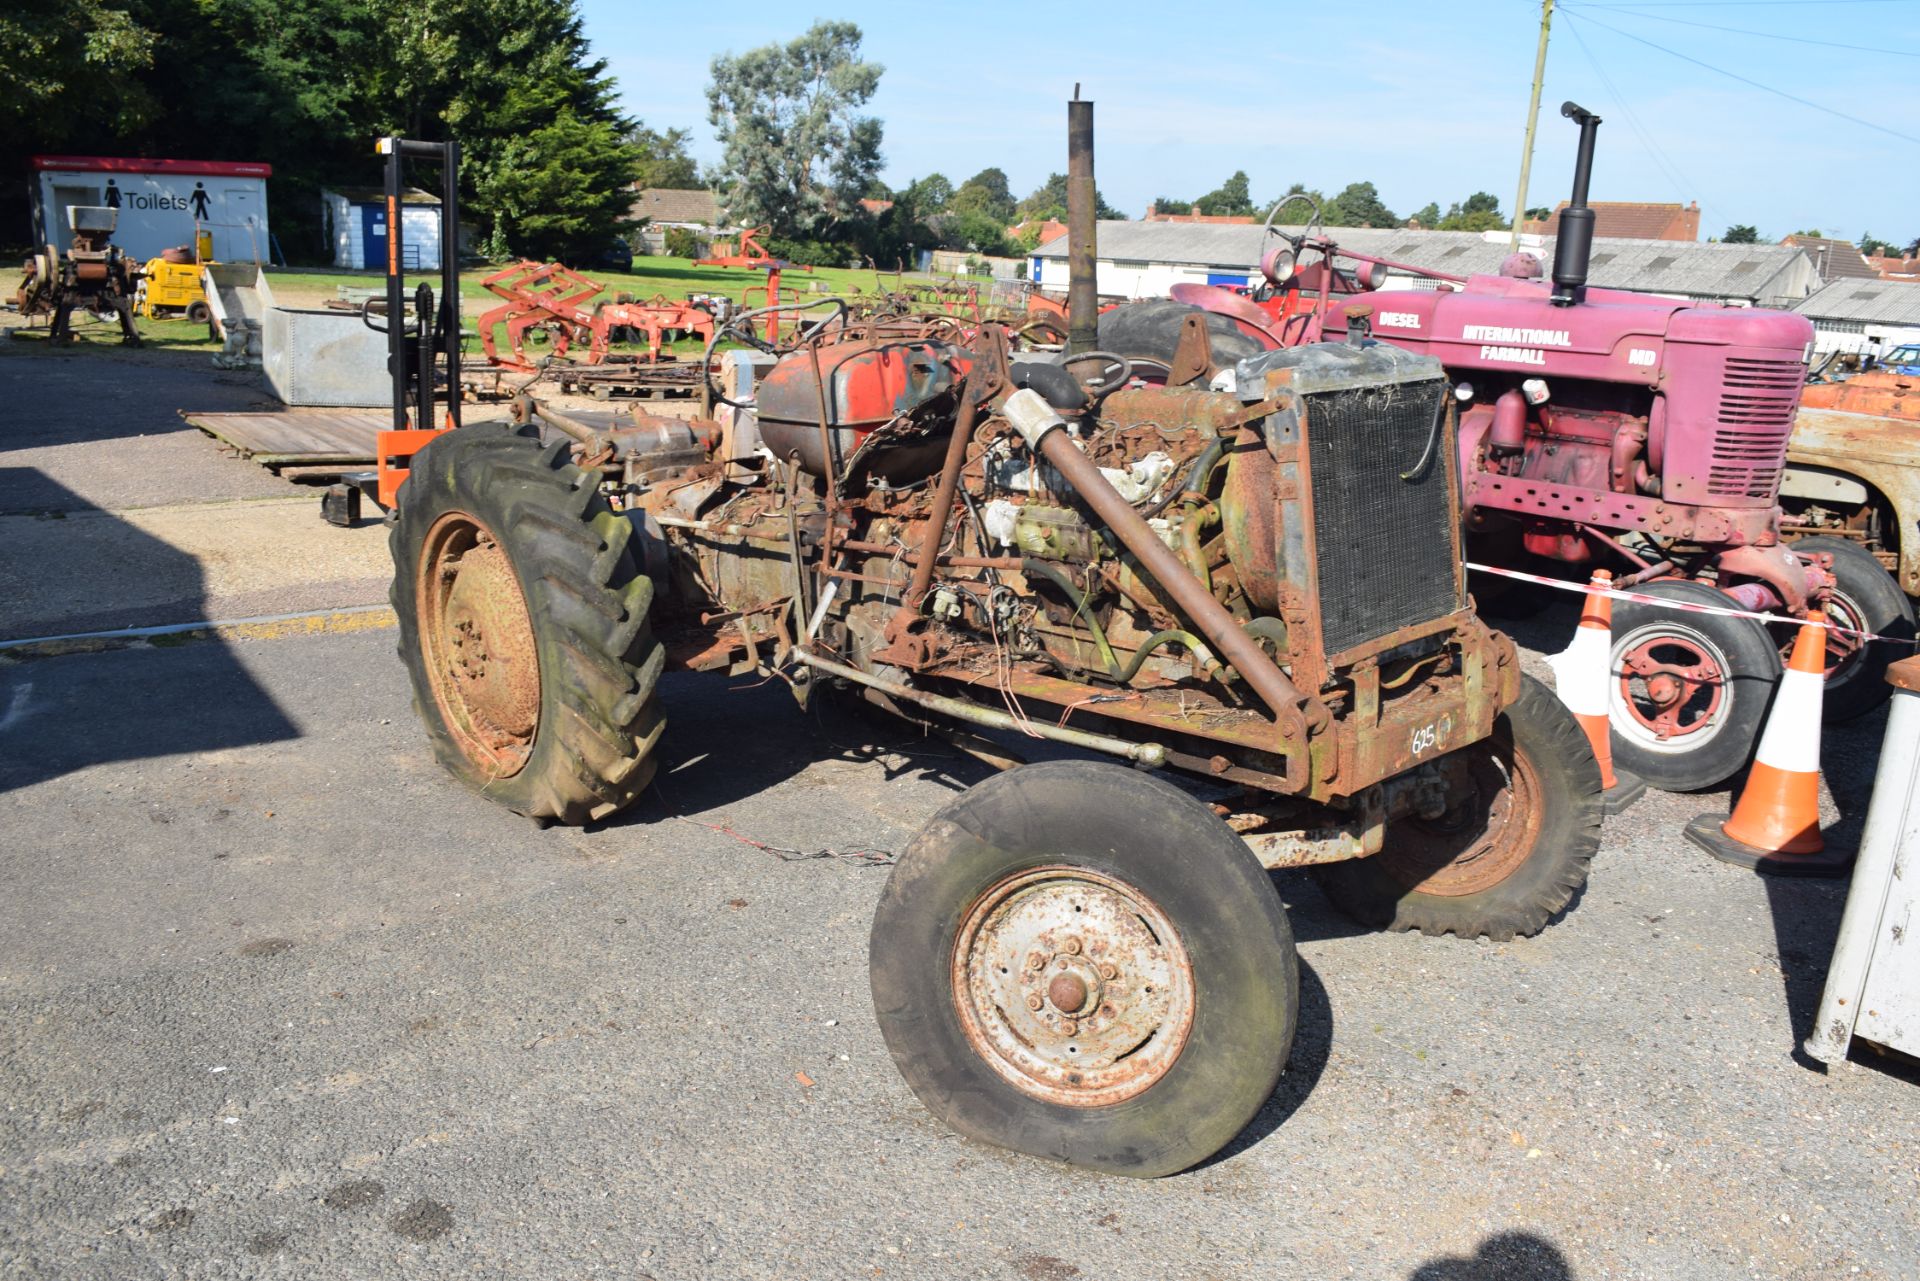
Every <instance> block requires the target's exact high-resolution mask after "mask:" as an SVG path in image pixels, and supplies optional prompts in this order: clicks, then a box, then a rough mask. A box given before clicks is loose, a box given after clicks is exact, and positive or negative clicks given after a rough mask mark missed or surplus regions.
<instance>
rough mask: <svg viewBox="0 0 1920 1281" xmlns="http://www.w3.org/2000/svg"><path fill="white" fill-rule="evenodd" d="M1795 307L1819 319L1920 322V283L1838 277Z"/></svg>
mask: <svg viewBox="0 0 1920 1281" xmlns="http://www.w3.org/2000/svg"><path fill="white" fill-rule="evenodd" d="M1793 309H1794V310H1795V311H1797V312H1799V313H1800V314H1801V315H1803V316H1808V317H1811V318H1812V319H1814V320H1815V321H1820V320H1872V321H1878V322H1880V323H1881V324H1887V325H1920V282H1916V281H1911V280H1877V279H1876V280H1854V279H1847V280H1834V281H1829V282H1828V283H1826V284H1824V285H1822V286H1821V287H1820V288H1818V289H1816V290H1814V291H1813V292H1812V293H1811V294H1808V295H1807V296H1806V297H1805V298H1802V299H1801V300H1800V301H1799V302H1797V303H1795V304H1794V305H1793Z"/></svg>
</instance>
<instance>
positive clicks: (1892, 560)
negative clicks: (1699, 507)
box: [1780, 369, 1920, 634]
mask: <svg viewBox="0 0 1920 1281" xmlns="http://www.w3.org/2000/svg"><path fill="white" fill-rule="evenodd" d="M1780 505H1781V508H1782V509H1783V512H1784V517H1785V520H1784V524H1783V528H1785V529H1786V530H1788V531H1790V532H1791V533H1793V534H1795V535H1797V536H1813V537H1819V538H1823V539H1843V540H1845V541H1846V542H1848V543H1851V544H1854V545H1855V546H1856V547H1857V548H1859V549H1860V550H1862V551H1865V552H1867V553H1868V554H1870V555H1872V556H1873V557H1874V558H1875V559H1876V560H1878V561H1879V562H1880V563H1881V564H1882V565H1883V566H1885V567H1886V569H1887V572H1888V573H1890V574H1892V575H1893V577H1894V580H1895V581H1896V582H1897V583H1898V584H1899V586H1900V590H1901V591H1903V592H1905V593H1906V594H1907V595H1908V596H1915V597H1920V376H1916V375H1913V374H1906V373H1899V372H1897V371H1894V370H1890V369H1886V370H1873V371H1870V372H1867V373H1859V374H1855V375H1853V376H1852V377H1850V378H1846V379H1844V380H1839V381H1831V382H1815V383H1809V384H1808V386H1807V388H1806V390H1805V391H1804V392H1802V393H1801V397H1800V412H1799V414H1798V415H1796V417H1795V419H1794V427H1793V435H1792V436H1791V437H1789V438H1788V441H1787V470H1786V473H1785V475H1784V476H1782V477H1781V481H1780ZM1909 634H1910V633H1909Z"/></svg>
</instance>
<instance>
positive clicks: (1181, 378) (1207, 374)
mask: <svg viewBox="0 0 1920 1281" xmlns="http://www.w3.org/2000/svg"><path fill="white" fill-rule="evenodd" d="M1212 377H1213V338H1212V336H1211V335H1210V334H1208V333H1207V317H1206V313H1204V312H1198V311H1196V312H1193V313H1192V314H1190V315H1189V316H1188V317H1187V318H1186V319H1185V320H1182V321H1181V322H1180V342H1179V344H1178V345H1177V346H1176V347H1174V349H1173V363H1172V366H1171V367H1170V368H1169V369H1168V371H1167V386H1169V387H1184V386H1186V385H1187V384H1188V383H1194V382H1205V381H1207V380H1208V379H1210V378H1212Z"/></svg>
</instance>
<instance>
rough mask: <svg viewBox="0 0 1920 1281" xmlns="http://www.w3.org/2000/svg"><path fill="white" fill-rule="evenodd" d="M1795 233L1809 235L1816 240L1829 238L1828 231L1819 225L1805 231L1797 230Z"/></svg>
mask: <svg viewBox="0 0 1920 1281" xmlns="http://www.w3.org/2000/svg"><path fill="white" fill-rule="evenodd" d="M1793 234H1794V235H1796V236H1808V237H1811V238H1812V239H1814V240H1825V239H1826V238H1827V233H1826V232H1824V231H1822V230H1820V228H1818V227H1809V228H1807V229H1806V230H1805V231H1796V232H1794V233H1793Z"/></svg>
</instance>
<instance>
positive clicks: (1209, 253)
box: [1034, 222, 1804, 301]
mask: <svg viewBox="0 0 1920 1281" xmlns="http://www.w3.org/2000/svg"><path fill="white" fill-rule="evenodd" d="M1282 230H1284V231H1286V232H1288V233H1289V234H1297V233H1299V232H1300V231H1301V230H1303V228H1299V227H1286V228H1282ZM1328 234H1329V235H1331V236H1332V237H1333V239H1334V241H1335V242H1336V243H1338V244H1339V245H1341V246H1342V247H1343V248H1346V249H1351V250H1353V251H1355V252H1356V253H1363V254H1370V255H1372V256H1373V257H1376V258H1387V259H1392V260H1393V261H1395V262H1404V263H1407V264H1409V265H1411V266H1415V267H1423V268H1426V269H1428V270H1430V271H1443V272H1446V273H1448V274H1449V275H1455V276H1471V275H1492V274H1495V273H1497V272H1498V271H1499V270H1500V264H1501V263H1502V262H1503V261H1504V260H1505V259H1506V257H1507V254H1508V252H1509V249H1508V238H1507V235H1506V233H1504V232H1502V233H1499V234H1496V235H1492V236H1491V237H1489V236H1485V235H1482V234H1481V233H1479V232H1474V231H1422V230H1419V229H1417V228H1408V227H1397V228H1395V227H1385V228H1382V227H1335V228H1329V229H1328ZM1534 239H1537V240H1538V241H1539V244H1538V248H1537V252H1538V253H1539V254H1540V255H1541V257H1542V259H1543V260H1544V261H1545V262H1546V263H1548V264H1551V263H1552V262H1553V246H1554V242H1553V238H1552V237H1544V238H1534ZM1262 240H1263V233H1262V231H1261V229H1260V228H1259V227H1242V226H1220V225H1216V224H1206V223H1185V222H1103V223H1101V224H1100V226H1099V243H1100V257H1101V258H1102V259H1103V260H1106V261H1115V260H1118V261H1122V262H1162V263H1177V264H1183V265H1190V266H1197V267H1213V268H1219V269H1223V270H1244V271H1249V272H1250V271H1252V270H1254V269H1255V267H1256V266H1257V264H1258V262H1259V257H1260V250H1261V248H1262ZM1066 253H1067V242H1066V240H1065V239H1064V238H1063V239H1060V240H1056V241H1054V242H1052V243H1051V244H1046V245H1042V246H1040V248H1038V249H1036V250H1034V254H1035V255H1036V256H1037V257H1041V258H1064V257H1066ZM1803 256H1804V254H1803V251H1802V250H1800V249H1799V248H1797V247H1795V246H1792V245H1724V244H1711V243H1709V244H1702V243H1697V242H1688V241H1676V240H1608V241H1606V242H1604V243H1597V244H1595V246H1594V249H1593V258H1592V260H1591V263H1590V266H1589V268H1588V279H1589V280H1590V281H1591V282H1592V283H1593V284H1595V285H1597V286H1600V287H1601V288H1605V289H1632V290H1639V291H1641V292H1645V293H1661V294H1685V295H1688V296H1691V297H1698V298H1749V299H1753V300H1755V301H1763V300H1773V299H1776V298H1778V297H1779V296H1780V295H1782V294H1783V293H1784V292H1785V282H1784V281H1782V280H1781V277H1783V276H1784V275H1785V273H1786V272H1787V271H1788V269H1789V268H1790V267H1791V266H1792V264H1793V262H1794V261H1795V260H1796V259H1798V258H1801V257H1803ZM1395 274H1396V275H1408V274H1412V273H1407V272H1396V273H1395Z"/></svg>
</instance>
